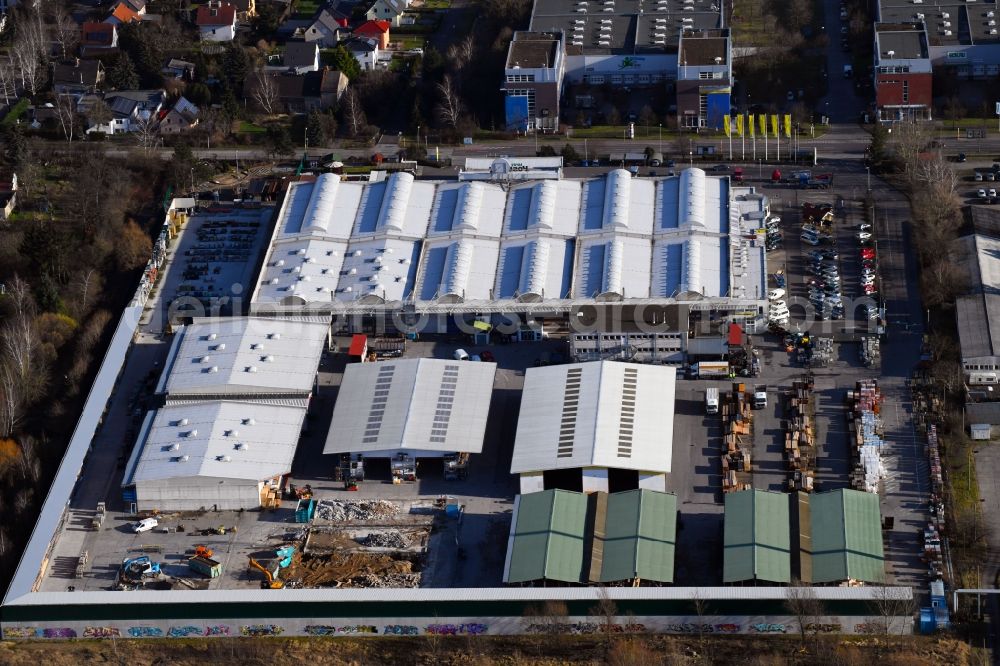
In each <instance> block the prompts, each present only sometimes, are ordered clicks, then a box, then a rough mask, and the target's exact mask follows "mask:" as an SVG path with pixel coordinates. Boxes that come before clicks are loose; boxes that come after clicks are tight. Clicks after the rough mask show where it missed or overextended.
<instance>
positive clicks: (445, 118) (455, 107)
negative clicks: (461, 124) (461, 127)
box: [437, 75, 462, 129]
mask: <svg viewBox="0 0 1000 666" xmlns="http://www.w3.org/2000/svg"><path fill="white" fill-rule="evenodd" d="M437 91H438V94H439V95H440V99H439V100H438V117H439V118H440V119H441V122H442V123H444V125H445V126H447V127H450V128H451V129H457V128H458V121H459V120H460V119H461V116H462V100H461V99H460V98H459V96H458V86H456V85H455V83H454V81H453V80H452V78H451V76H449V75H445V77H444V80H443V81H442V82H441V83H439V84H437Z"/></svg>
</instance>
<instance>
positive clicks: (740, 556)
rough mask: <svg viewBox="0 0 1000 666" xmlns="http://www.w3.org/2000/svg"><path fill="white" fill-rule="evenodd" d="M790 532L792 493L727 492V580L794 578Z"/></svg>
mask: <svg viewBox="0 0 1000 666" xmlns="http://www.w3.org/2000/svg"><path fill="white" fill-rule="evenodd" d="M790 532H791V529H790V522H789V511H788V495H785V494H783V493H772V492H767V491H764V490H742V491H739V492H735V493H729V494H728V495H726V515H725V535H724V545H725V552H724V559H723V572H722V580H723V582H726V583H738V582H741V581H746V580H764V581H769V582H772V583H788V582H790V581H791V578H792V573H791V571H792V562H791V534H790Z"/></svg>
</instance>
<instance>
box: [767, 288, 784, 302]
mask: <svg viewBox="0 0 1000 666" xmlns="http://www.w3.org/2000/svg"><path fill="white" fill-rule="evenodd" d="M784 297H785V290H784V289H772V290H771V291H769V292H768V294H767V299H768V300H769V301H777V300H778V299H781V298H784Z"/></svg>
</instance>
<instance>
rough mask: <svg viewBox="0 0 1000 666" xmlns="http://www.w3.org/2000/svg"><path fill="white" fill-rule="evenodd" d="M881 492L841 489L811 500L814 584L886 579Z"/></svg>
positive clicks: (878, 581) (818, 495)
mask: <svg viewBox="0 0 1000 666" xmlns="http://www.w3.org/2000/svg"><path fill="white" fill-rule="evenodd" d="M878 500H879V498H878V495H875V494H874V493H864V492H861V491H858V490H849V489H844V488H842V489H839V490H831V491H829V492H825V493H816V494H815V495H812V497H810V500H809V507H810V513H811V516H812V518H811V520H812V547H813V552H812V568H813V580H812V582H814V583H836V582H840V581H845V580H848V579H853V580H862V581H865V582H867V583H881V582H883V581H884V580H885V554H884V552H883V548H882V525H881V523H882V520H881V512H880V511H879V504H878Z"/></svg>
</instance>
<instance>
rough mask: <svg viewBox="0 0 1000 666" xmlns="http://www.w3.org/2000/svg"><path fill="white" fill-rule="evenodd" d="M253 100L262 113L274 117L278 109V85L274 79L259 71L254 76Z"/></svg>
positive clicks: (261, 70)
mask: <svg viewBox="0 0 1000 666" xmlns="http://www.w3.org/2000/svg"><path fill="white" fill-rule="evenodd" d="M252 89H253V100H254V101H255V102H257V106H259V107H260V109H261V111H263V112H264V113H266V114H267V115H269V116H273V115H274V114H275V112H276V111H277V109H278V84H277V83H276V82H275V80H274V77H273V76H271V75H270V74H268V73H267V72H266V71H264V69H263V68H261V69H258V70H257V71H256V72H254V75H253V86H252Z"/></svg>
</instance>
